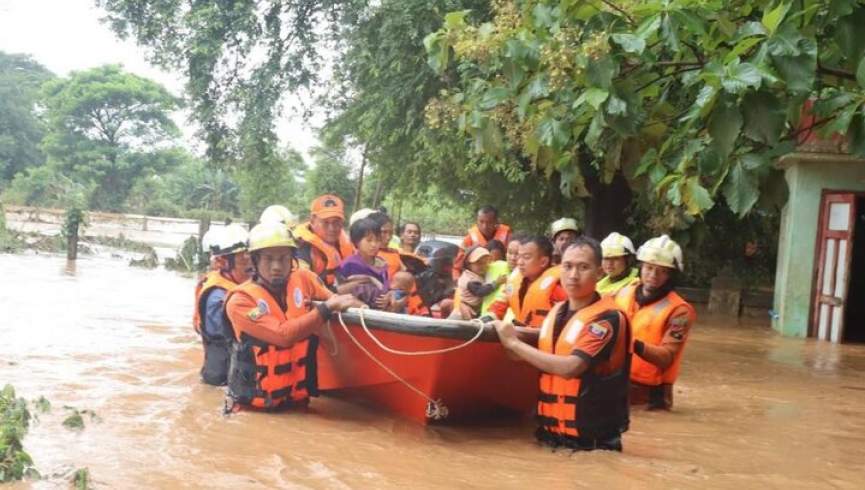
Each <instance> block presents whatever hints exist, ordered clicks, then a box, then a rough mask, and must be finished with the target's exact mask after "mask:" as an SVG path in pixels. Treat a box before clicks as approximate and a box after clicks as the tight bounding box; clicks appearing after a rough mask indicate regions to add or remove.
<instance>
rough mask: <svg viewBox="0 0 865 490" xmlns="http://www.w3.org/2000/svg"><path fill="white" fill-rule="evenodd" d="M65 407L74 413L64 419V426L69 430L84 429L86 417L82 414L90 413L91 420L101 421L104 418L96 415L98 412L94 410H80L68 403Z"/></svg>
mask: <svg viewBox="0 0 865 490" xmlns="http://www.w3.org/2000/svg"><path fill="white" fill-rule="evenodd" d="M63 408H65V409H66V410H70V411H71V412H72V414H71V415H70V416H68V417H66V419H65V420H64V421H63V426H64V427H66V428H67V429H69V430H82V429H84V417H82V415H89V416H90V421H91V422H101V421H102V419H101V418H100V417H99V416H98V415H96V412H94V411H93V410H88V409H84V410H78V409H77V408H75V407H70V406H68V405H64V406H63Z"/></svg>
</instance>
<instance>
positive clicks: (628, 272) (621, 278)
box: [598, 232, 640, 295]
mask: <svg viewBox="0 0 865 490" xmlns="http://www.w3.org/2000/svg"><path fill="white" fill-rule="evenodd" d="M601 252H602V253H603V254H604V261H603V264H602V265H603V268H604V273H605V274H606V275H605V276H604V278H603V279H601V280H600V281H599V282H598V292H599V293H601V294H604V295H615V294H616V293H618V292H619V290H621V289H622V288H623V287H625V286H627V285H628V284H631V283H632V282H634V281H636V280H637V277H638V276H639V275H640V272H639V271H638V270H637V268H636V267H634V266H633V264H634V256H635V255H636V252H634V244H633V243H632V242H631V239H630V238H628V237H626V236H625V235H620V234H619V233H616V232H613V233H610V234H609V235H608V236H607V238H604V239H603V240H602V241H601Z"/></svg>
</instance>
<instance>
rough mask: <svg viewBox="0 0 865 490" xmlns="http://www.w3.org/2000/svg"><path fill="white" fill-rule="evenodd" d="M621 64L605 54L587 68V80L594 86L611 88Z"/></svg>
mask: <svg viewBox="0 0 865 490" xmlns="http://www.w3.org/2000/svg"><path fill="white" fill-rule="evenodd" d="M618 69H619V65H618V64H617V63H616V62H615V61H613V58H612V57H610V56H604V57H602V58H600V59H598V60H596V61H595V62H594V63H589V66H588V67H587V68H586V80H587V81H588V82H589V85H590V86H592V87H599V88H603V89H609V88H610V86H611V85H612V81H613V77H614V76H615V75H616V73H617V72H618Z"/></svg>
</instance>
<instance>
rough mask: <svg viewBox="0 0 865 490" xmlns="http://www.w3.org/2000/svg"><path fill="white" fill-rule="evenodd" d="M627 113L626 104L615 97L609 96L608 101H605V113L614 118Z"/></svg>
mask: <svg viewBox="0 0 865 490" xmlns="http://www.w3.org/2000/svg"><path fill="white" fill-rule="evenodd" d="M627 112H628V103H627V102H625V101H624V100H622V99H620V98H618V97H616V96H615V95H611V96H610V100H608V101H607V113H608V114H611V115H614V116H621V115H624V114H626V113H627Z"/></svg>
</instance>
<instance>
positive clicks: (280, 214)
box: [258, 204, 297, 229]
mask: <svg viewBox="0 0 865 490" xmlns="http://www.w3.org/2000/svg"><path fill="white" fill-rule="evenodd" d="M258 222H259V223H282V224H283V225H285V226H286V227H287V228H289V229H291V228H294V227H295V226H297V216H295V215H294V213H292V212H291V211H289V210H288V208H287V207H285V206H282V205H279V204H273V205H270V206H268V207H267V208H266V209H265V210H264V211H262V212H261V217H260V218H258Z"/></svg>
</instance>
